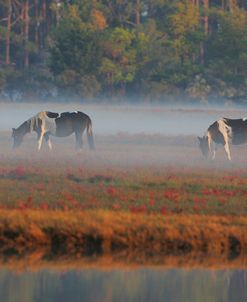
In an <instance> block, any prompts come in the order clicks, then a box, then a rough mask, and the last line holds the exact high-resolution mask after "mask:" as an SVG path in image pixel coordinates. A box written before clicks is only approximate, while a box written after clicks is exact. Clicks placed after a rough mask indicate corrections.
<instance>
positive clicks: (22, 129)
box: [12, 111, 94, 150]
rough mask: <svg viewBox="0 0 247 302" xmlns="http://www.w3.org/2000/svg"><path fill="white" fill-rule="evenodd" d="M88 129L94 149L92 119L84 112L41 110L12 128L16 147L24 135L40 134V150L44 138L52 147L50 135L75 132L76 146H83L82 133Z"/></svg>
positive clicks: (63, 135)
mask: <svg viewBox="0 0 247 302" xmlns="http://www.w3.org/2000/svg"><path fill="white" fill-rule="evenodd" d="M85 129H87V138H88V144H89V147H90V149H94V139H93V131H92V121H91V119H90V117H89V116H88V115H86V114H85V113H83V112H80V111H75V112H63V113H61V114H59V113H55V112H49V111H41V112H39V113H38V114H36V115H35V116H33V117H32V118H30V119H29V120H27V121H25V122H23V123H22V124H21V125H20V126H19V127H18V128H16V129H15V128H13V129H12V137H13V139H14V145H13V147H14V148H17V147H19V146H20V144H21V143H22V141H23V138H24V136H25V135H26V134H27V133H30V132H33V131H34V132H36V133H37V135H38V150H40V148H41V145H42V141H43V138H45V140H46V141H47V143H48V146H49V148H50V149H52V144H51V140H50V135H52V136H56V137H66V136H69V135H71V134H72V133H75V138H76V148H77V149H81V148H82V134H83V132H84V130H85Z"/></svg>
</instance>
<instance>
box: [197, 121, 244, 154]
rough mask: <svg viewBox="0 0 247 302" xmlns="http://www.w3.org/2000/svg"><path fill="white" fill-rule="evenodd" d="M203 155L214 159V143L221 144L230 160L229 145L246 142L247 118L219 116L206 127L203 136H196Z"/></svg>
mask: <svg viewBox="0 0 247 302" xmlns="http://www.w3.org/2000/svg"><path fill="white" fill-rule="evenodd" d="M198 140H199V147H200V149H201V152H202V154H203V156H204V157H206V158H208V157H212V159H215V153H216V145H217V144H218V145H223V146H224V148H225V151H226V154H227V158H228V159H229V160H231V152H230V147H229V145H230V144H232V145H241V144H245V143H247V119H229V118H221V119H219V120H218V121H216V122H214V123H213V124H212V125H210V126H209V127H208V130H207V132H206V134H205V135H204V136H203V137H198Z"/></svg>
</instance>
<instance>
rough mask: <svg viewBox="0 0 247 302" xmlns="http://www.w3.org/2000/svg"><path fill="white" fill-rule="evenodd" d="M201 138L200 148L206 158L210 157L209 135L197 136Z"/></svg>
mask: <svg viewBox="0 0 247 302" xmlns="http://www.w3.org/2000/svg"><path fill="white" fill-rule="evenodd" d="M197 138H198V140H199V148H200V150H201V152H202V155H203V156H204V157H205V158H208V155H209V146H208V137H207V136H205V135H204V136H203V137H199V136H198V137H197Z"/></svg>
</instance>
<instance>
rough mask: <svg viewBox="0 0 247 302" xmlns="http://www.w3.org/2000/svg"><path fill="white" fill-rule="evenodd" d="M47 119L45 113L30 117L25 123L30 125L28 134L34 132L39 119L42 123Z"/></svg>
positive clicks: (41, 112)
mask: <svg viewBox="0 0 247 302" xmlns="http://www.w3.org/2000/svg"><path fill="white" fill-rule="evenodd" d="M46 117H47V114H46V111H40V112H39V113H37V114H36V115H35V116H33V117H31V118H30V119H29V120H28V121H27V122H29V123H30V132H32V131H34V129H35V127H37V126H38V125H39V119H40V120H41V121H43V120H44V119H45V118H46Z"/></svg>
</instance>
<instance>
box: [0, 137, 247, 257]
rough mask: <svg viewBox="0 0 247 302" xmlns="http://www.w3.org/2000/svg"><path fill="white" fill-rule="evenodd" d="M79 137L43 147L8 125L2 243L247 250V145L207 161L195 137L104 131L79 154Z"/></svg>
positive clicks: (1, 181)
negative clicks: (13, 134)
mask: <svg viewBox="0 0 247 302" xmlns="http://www.w3.org/2000/svg"><path fill="white" fill-rule="evenodd" d="M73 139H74V138H69V139H66V140H55V142H54V151H53V152H50V151H49V150H48V148H47V146H44V148H43V150H41V152H39V153H37V151H36V142H35V138H34V137H33V136H30V137H27V139H26V141H25V143H24V144H23V146H22V147H21V148H20V149H19V150H17V151H13V150H11V148H10V147H11V145H10V143H11V142H10V139H9V134H8V133H1V151H0V208H1V210H0V249H2V250H3V249H6V247H8V248H10V247H18V249H21V248H22V247H30V248H33V244H34V245H37V246H39V245H41V246H44V245H51V246H54V245H57V246H58V247H61V246H62V245H65V246H66V249H67V248H68V250H75V249H76V248H82V249H86V246H88V247H89V250H90V249H92V250H97V249H99V250H100V251H103V252H109V251H110V252H112V251H113V250H114V249H115V248H116V249H121V248H131V249H138V248H139V249H153V250H154V251H156V252H169V253H170V252H172V251H174V252H176V253H178V252H183V253H186V252H191V251H196V250H198V251H203V252H209V253H215V254H221V253H223V254H224V253H229V252H237V253H245V252H246V249H247V203H246V200H247V186H246V185H247V172H246V171H247V170H246V168H247V157H246V156H245V155H246V151H245V148H246V146H240V147H238V148H234V149H233V152H232V153H233V161H232V162H228V161H227V159H226V156H225V154H224V152H223V150H220V151H219V153H218V156H217V160H216V161H215V162H210V161H205V160H202V158H201V155H200V153H199V150H198V148H197V145H196V139H195V138H194V137H192V136H181V137H179V136H178V137H163V136H159V135H128V134H126V133H119V134H118V135H116V136H99V137H96V147H97V150H96V151H95V152H90V151H89V150H88V149H87V146H85V150H84V151H83V152H81V153H77V152H76V151H75V150H74V140H73ZM86 252H88V251H87V250H86Z"/></svg>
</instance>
